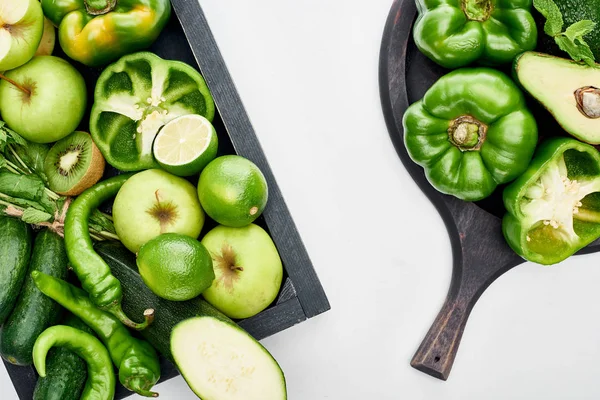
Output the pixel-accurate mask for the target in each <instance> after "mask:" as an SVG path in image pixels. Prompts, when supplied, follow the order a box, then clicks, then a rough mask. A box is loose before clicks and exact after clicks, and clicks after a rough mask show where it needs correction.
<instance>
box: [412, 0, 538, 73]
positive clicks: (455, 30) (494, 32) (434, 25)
mask: <svg viewBox="0 0 600 400" xmlns="http://www.w3.org/2000/svg"><path fill="white" fill-rule="evenodd" d="M531 4H532V0H417V8H418V10H419V15H418V17H417V21H416V23H415V26H414V31H413V37H414V40H415V43H416V45H417V47H418V48H419V50H421V52H422V53H423V54H425V55H426V56H427V57H429V58H430V59H432V60H433V61H435V62H436V63H438V64H440V65H441V66H443V67H446V68H459V67H464V66H466V65H468V64H471V63H473V62H479V63H480V64H484V65H499V64H506V63H509V62H511V61H512V59H513V58H514V57H515V56H516V55H517V54H519V53H522V52H523V51H526V50H533V49H534V48H535V46H536V43H537V28H536V25H535V21H534V20H533V17H532V16H531V13H530V10H531Z"/></svg>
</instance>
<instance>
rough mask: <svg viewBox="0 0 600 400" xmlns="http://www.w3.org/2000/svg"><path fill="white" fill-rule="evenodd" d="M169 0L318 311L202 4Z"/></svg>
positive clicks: (301, 290)
mask: <svg viewBox="0 0 600 400" xmlns="http://www.w3.org/2000/svg"><path fill="white" fill-rule="evenodd" d="M172 3H173V7H174V9H175V12H176V14H177V17H178V18H179V21H180V22H181V26H183V30H184V32H185V35H186V36H187V39H188V42H189V43H190V46H191V49H192V52H193V53H194V55H195V57H196V61H197V63H198V65H199V66H200V70H201V72H202V74H203V76H204V78H205V79H206V82H207V84H208V86H209V88H210V90H211V93H212V95H213V97H214V99H215V102H216V104H217V107H218V109H219V113H220V114H221V117H222V118H223V122H224V123H225V127H226V129H227V132H228V133H229V137H230V138H231V141H232V142H233V146H234V148H235V151H236V153H237V154H239V155H241V156H244V157H246V158H248V159H249V160H252V161H253V162H254V163H256V165H258V166H259V167H260V169H261V171H262V172H263V174H264V175H265V178H266V179H267V183H268V185H269V203H268V204H267V208H266V209H265V212H264V214H263V215H264V218H265V220H266V223H267V225H268V226H269V228H270V232H271V235H272V237H273V240H274V242H275V245H276V246H277V249H278V250H279V252H280V254H281V258H282V260H283V263H284V264H285V265H286V271H287V273H288V275H289V277H290V278H291V279H292V281H293V282H294V286H295V288H296V293H297V296H298V299H299V300H300V304H301V305H302V308H303V309H304V313H305V314H306V316H307V317H308V318H312V317H314V316H315V315H318V314H321V313H323V312H325V311H327V310H329V309H330V305H329V302H328V300H327V297H326V296H325V292H324V290H323V287H322V286H321V283H320V282H319V278H318V277H317V274H316V272H315V270H314V268H313V266H312V263H311V261H310V258H309V257H308V253H307V252H306V248H305V247H304V244H303V243H302V240H301V239H300V235H299V233H298V230H297V229H296V226H295V224H294V222H293V220H292V218H291V215H290V212H289V210H288V208H287V205H286V203H285V200H284V199H283V196H282V195H281V191H280V190H279V187H278V186H277V184H276V182H275V177H274V176H273V172H272V170H271V167H270V166H269V163H268V162H267V159H266V157H265V155H264V152H263V150H262V147H261V145H260V142H259V141H258V138H257V136H256V133H255V132H254V128H253V127H252V124H251V123H250V119H249V118H248V114H247V113H246V110H245V109H244V106H243V105H242V100H241V98H240V96H239V94H238V91H237V90H236V88H235V85H234V83H233V80H232V79H231V76H230V75H229V71H228V70H227V66H226V65H225V61H224V60H223V57H221V54H220V51H219V48H218V46H217V43H216V42H215V38H214V37H213V35H212V33H211V31H210V29H209V27H208V23H207V21H206V17H205V16H204V13H203V12H202V9H201V8H200V7H197V6H195V5H196V4H197V0H173V1H172ZM191 5H193V6H191Z"/></svg>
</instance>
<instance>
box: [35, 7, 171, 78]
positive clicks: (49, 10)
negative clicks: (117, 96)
mask: <svg viewBox="0 0 600 400" xmlns="http://www.w3.org/2000/svg"><path fill="white" fill-rule="evenodd" d="M42 8H43V10H44V15H45V16H46V17H48V19H49V20H50V21H52V23H53V24H54V25H56V26H57V27H58V39H59V42H60V45H61V47H62V49H63V51H64V52H65V54H67V55H68V56H69V57H71V58H72V59H73V60H77V61H79V62H81V63H83V64H85V65H89V66H103V65H106V64H108V63H110V62H112V61H114V60H116V59H118V58H119V57H121V56H123V55H125V54H129V53H133V52H136V51H139V50H143V49H145V48H147V47H149V46H150V45H151V44H152V43H153V42H154V41H155V40H156V38H157V37H158V35H159V34H160V32H161V31H162V30H163V28H164V27H165V25H166V24H167V22H168V21H169V17H170V15H171V2H170V1H169V0H42Z"/></svg>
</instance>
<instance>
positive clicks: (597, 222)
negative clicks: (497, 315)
mask: <svg viewBox="0 0 600 400" xmlns="http://www.w3.org/2000/svg"><path fill="white" fill-rule="evenodd" d="M503 197H504V205H505V207H506V210H507V213H506V215H505V216H504V219H503V220H502V230H503V232H504V237H505V238H506V241H507V242H508V244H509V245H510V247H511V248H512V249H513V250H514V251H515V252H516V253H517V254H519V255H520V256H522V257H523V258H525V259H526V260H529V261H533V262H536V263H539V264H544V265H550V264H555V263H558V262H560V261H562V260H564V259H566V258H567V257H569V256H571V255H572V254H574V253H575V252H577V251H578V250H580V249H582V248H583V247H585V246H587V245H588V244H590V243H591V242H593V241H594V240H596V239H597V238H598V237H600V154H598V150H596V149H595V148H594V147H592V146H590V145H588V144H584V143H581V142H579V141H577V140H575V139H570V138H553V139H549V140H546V141H544V142H543V143H542V144H541V145H540V146H539V148H538V150H537V152H536V155H535V157H534V158H533V161H532V162H531V165H530V166H529V168H528V169H527V171H525V173H524V174H523V175H522V176H520V177H519V178H517V179H516V180H515V181H514V182H513V183H511V184H510V185H508V186H507V187H506V188H505V189H504V195H503Z"/></svg>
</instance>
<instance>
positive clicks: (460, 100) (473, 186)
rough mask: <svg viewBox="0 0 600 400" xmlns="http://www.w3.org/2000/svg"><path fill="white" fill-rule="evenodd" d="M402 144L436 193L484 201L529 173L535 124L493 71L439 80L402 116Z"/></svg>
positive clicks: (519, 96) (457, 74)
mask: <svg viewBox="0 0 600 400" xmlns="http://www.w3.org/2000/svg"><path fill="white" fill-rule="evenodd" d="M403 126H404V144H405V146H406V149H407V150H408V154H409V155H410V157H411V158H412V159H413V161H415V162H416V163H417V164H419V165H421V166H422V167H423V168H424V169H425V175H426V177H427V179H428V180H429V182H430V183H431V184H432V185H433V187H435V188H436V189H437V190H438V191H440V192H442V193H446V194H451V195H453V196H456V197H458V198H459V199H463V200H467V201H475V200H481V199H483V198H485V197H487V196H489V195H490V194H492V192H493V191H494V189H496V187H497V186H498V184H502V183H507V182H510V181H511V180H513V179H515V178H516V177H517V176H519V175H521V174H522V173H523V171H525V169H526V168H527V165H528V164H529V161H530V160H531V157H532V155H533V152H534V151H535V146H536V144H537V125H536V122H535V119H534V118H533V116H532V115H531V113H530V112H529V110H527V107H526V106H525V99H524V97H523V94H522V93H521V91H520V90H519V89H518V88H517V86H516V85H515V84H514V83H513V82H512V80H510V78H509V77H508V76H506V75H505V74H503V73H501V72H499V71H496V70H493V69H490V68H463V69H459V70H456V71H453V72H451V73H449V74H447V75H445V76H443V77H442V78H440V79H439V80H438V81H437V82H436V83H435V84H434V85H433V86H432V87H431V88H430V89H429V90H428V91H427V93H425V96H424V97H423V99H422V100H420V101H417V102H416V103H414V104H412V105H411V106H410V107H409V108H408V109H407V110H406V113H405V114H404V118H403Z"/></svg>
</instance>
